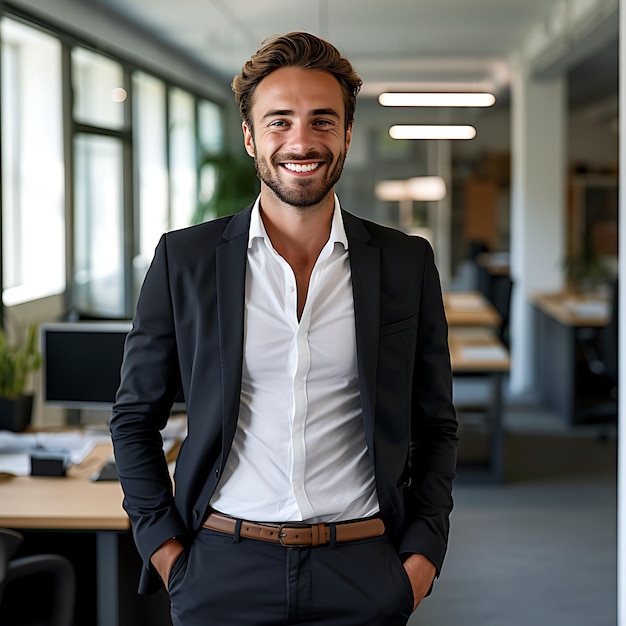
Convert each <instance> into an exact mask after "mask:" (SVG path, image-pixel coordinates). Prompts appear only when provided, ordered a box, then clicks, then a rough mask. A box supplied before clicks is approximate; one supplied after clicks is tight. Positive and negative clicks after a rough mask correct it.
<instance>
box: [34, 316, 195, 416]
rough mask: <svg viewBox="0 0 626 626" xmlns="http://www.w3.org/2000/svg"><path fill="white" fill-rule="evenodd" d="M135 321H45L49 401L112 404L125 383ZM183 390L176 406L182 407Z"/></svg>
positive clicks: (93, 406) (73, 405) (70, 405)
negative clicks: (122, 373)
mask: <svg viewBox="0 0 626 626" xmlns="http://www.w3.org/2000/svg"><path fill="white" fill-rule="evenodd" d="M130 328H131V322H130V321H128V322H120V321H110V322H109V321H102V322H55V323H48V324H42V325H41V331H40V332H41V352H42V359H43V376H42V383H43V401H44V403H45V404H46V405H48V406H56V407H62V408H67V409H83V410H110V409H111V407H112V406H113V402H114V401H115V394H116V392H117V389H118V387H119V384H120V368H121V366H122V359H123V356H124V342H125V340H126V335H127V334H128V331H129V330H130ZM183 408H184V407H183V406H182V397H181V396H179V397H178V398H177V401H176V403H175V406H174V410H182V409H183Z"/></svg>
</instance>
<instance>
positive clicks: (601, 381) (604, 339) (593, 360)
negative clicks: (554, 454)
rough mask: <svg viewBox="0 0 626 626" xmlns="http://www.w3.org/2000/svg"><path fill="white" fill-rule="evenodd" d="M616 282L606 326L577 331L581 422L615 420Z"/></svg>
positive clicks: (616, 363)
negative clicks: (583, 405) (581, 370)
mask: <svg viewBox="0 0 626 626" xmlns="http://www.w3.org/2000/svg"><path fill="white" fill-rule="evenodd" d="M618 292H619V285H618V280H617V279H615V280H613V281H612V282H611V284H610V298H611V310H610V314H609V322H608V324H607V325H606V326H605V327H603V328H600V329H591V332H590V329H580V331H579V332H578V333H577V343H578V347H579V351H580V354H581V355H582V367H583V368H584V376H583V378H582V380H583V381H584V384H583V385H581V387H582V388H583V389H582V390H583V392H585V395H586V396H587V399H588V401H589V405H588V406H587V407H586V408H585V410H584V412H583V415H582V420H581V421H584V422H616V421H617V390H618V386H617V369H618V362H617V352H618V345H617V341H618V326H619V315H618V305H619V303H618Z"/></svg>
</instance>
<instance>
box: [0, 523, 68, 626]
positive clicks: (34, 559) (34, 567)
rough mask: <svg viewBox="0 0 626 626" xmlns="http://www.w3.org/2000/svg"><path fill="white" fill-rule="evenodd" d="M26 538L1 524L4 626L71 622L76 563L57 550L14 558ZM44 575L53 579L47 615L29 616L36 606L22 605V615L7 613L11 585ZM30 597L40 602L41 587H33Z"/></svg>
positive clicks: (62, 625) (0, 580)
mask: <svg viewBox="0 0 626 626" xmlns="http://www.w3.org/2000/svg"><path fill="white" fill-rule="evenodd" d="M23 539H24V538H23V536H22V535H21V534H20V533H18V532H16V531H14V530H9V529H5V528H0V622H1V623H2V624H3V626H71V625H72V623H73V616H74V598H75V593H76V592H75V586H76V581H75V574H74V568H73V567H72V564H71V563H70V562H69V561H68V560H67V559H66V558H65V557H62V556H60V555H56V554H38V555H34V556H23V557H20V558H13V555H14V554H15V553H16V551H17V549H18V548H19V547H20V545H21V543H22V541H23ZM40 575H45V576H46V577H47V578H48V579H50V580H51V581H52V582H53V584H52V585H51V587H52V600H51V606H50V610H49V611H48V612H47V615H46V616H45V617H43V618H41V617H40V616H39V615H37V616H29V613H30V612H29V611H28V610H27V609H28V608H32V606H31V607H26V606H22V607H20V610H19V615H13V614H10V615H4V613H3V612H2V605H3V602H2V600H3V596H4V592H5V590H6V589H7V586H8V585H9V584H10V583H13V582H16V581H18V580H19V581H24V580H28V578H30V577H36V576H40ZM29 598H30V599H31V601H32V605H34V606H36V605H38V604H39V603H40V593H39V591H38V590H37V589H33V593H32V594H30V595H29ZM37 608H39V607H37ZM9 613H16V611H13V612H9Z"/></svg>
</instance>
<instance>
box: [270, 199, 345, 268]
mask: <svg viewBox="0 0 626 626" xmlns="http://www.w3.org/2000/svg"><path fill="white" fill-rule="evenodd" d="M260 208H261V218H262V219H263V224H264V226H265V230H266V231H267V234H268V236H269V238H270V240H271V242H272V246H273V247H274V249H275V250H276V251H277V252H278V253H279V254H280V255H281V256H282V257H283V258H284V259H285V260H286V261H287V262H288V263H289V264H291V265H292V266H293V263H296V264H297V265H303V264H304V265H309V264H310V265H311V267H312V266H313V264H315V261H316V260H317V257H318V256H319V254H320V252H321V250H322V248H323V247H324V245H325V244H326V242H327V241H328V237H329V236H330V230H331V225H332V219H333V212H334V209H335V197H334V194H333V193H332V192H331V193H329V194H328V196H327V197H326V198H324V200H323V201H322V202H321V203H320V204H318V205H315V206H310V207H294V206H289V205H286V204H284V203H281V202H280V201H279V202H272V201H271V200H270V201H269V202H267V201H264V198H263V195H261V207H260Z"/></svg>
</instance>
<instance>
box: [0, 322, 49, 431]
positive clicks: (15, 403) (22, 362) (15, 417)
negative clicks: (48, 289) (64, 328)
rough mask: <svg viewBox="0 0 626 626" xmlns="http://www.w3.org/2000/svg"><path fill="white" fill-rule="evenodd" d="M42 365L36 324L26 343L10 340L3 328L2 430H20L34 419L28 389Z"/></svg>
mask: <svg viewBox="0 0 626 626" xmlns="http://www.w3.org/2000/svg"><path fill="white" fill-rule="evenodd" d="M40 366H41V353H40V352H39V348H38V345H37V326H36V325H35V324H30V325H29V326H28V328H27V330H26V336H25V339H24V341H23V342H18V343H16V344H11V343H9V340H8V339H7V336H6V334H5V332H4V330H2V329H0V429H5V430H13V431H21V430H24V429H25V428H26V427H27V426H28V425H29V424H30V421H31V417H32V410H33V394H32V393H27V392H26V391H25V388H26V383H27V382H28V377H29V375H30V374H32V373H33V372H35V371H36V370H37V369H39V367H40Z"/></svg>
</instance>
